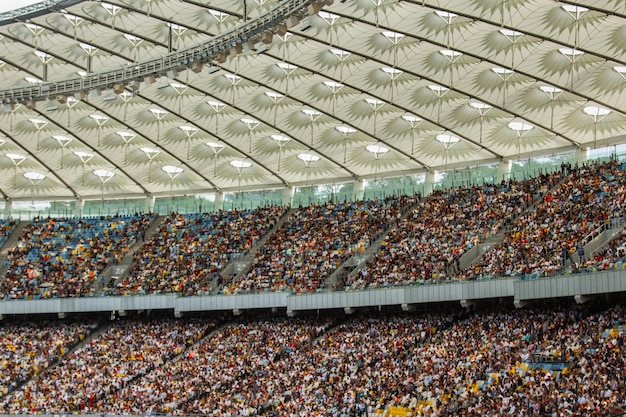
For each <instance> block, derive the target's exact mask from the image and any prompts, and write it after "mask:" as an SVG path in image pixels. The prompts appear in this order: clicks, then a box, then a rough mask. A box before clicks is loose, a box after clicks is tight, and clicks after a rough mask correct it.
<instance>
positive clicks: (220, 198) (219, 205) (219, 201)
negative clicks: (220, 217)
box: [214, 191, 224, 211]
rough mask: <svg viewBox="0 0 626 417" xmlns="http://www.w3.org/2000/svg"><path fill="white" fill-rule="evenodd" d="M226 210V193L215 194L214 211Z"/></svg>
mask: <svg viewBox="0 0 626 417" xmlns="http://www.w3.org/2000/svg"><path fill="white" fill-rule="evenodd" d="M223 208H224V193H223V192H221V191H218V192H216V193H215V207H214V210H215V211H218V210H222V209H223Z"/></svg>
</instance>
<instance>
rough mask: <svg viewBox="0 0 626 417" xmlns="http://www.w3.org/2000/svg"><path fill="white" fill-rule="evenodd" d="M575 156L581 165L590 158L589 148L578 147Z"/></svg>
mask: <svg viewBox="0 0 626 417" xmlns="http://www.w3.org/2000/svg"><path fill="white" fill-rule="evenodd" d="M574 158H575V160H576V162H577V163H578V165H579V166H580V165H582V164H584V163H585V162H587V160H588V159H589V148H587V147H585V148H578V149H576V154H575V155H574Z"/></svg>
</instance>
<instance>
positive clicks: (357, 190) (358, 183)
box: [352, 179, 365, 201]
mask: <svg viewBox="0 0 626 417" xmlns="http://www.w3.org/2000/svg"><path fill="white" fill-rule="evenodd" d="M352 193H353V194H352V198H353V199H354V200H355V201H359V200H363V197H364V196H365V181H363V180H361V179H358V180H354V190H353V191H352Z"/></svg>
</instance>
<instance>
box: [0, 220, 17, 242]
mask: <svg viewBox="0 0 626 417" xmlns="http://www.w3.org/2000/svg"><path fill="white" fill-rule="evenodd" d="M16 225H17V223H16V222H15V220H12V219H0V248H1V247H2V245H4V242H6V241H7V239H8V238H9V235H10V234H11V233H13V230H15V226H16Z"/></svg>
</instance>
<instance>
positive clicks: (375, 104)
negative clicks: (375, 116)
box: [365, 98, 386, 108]
mask: <svg viewBox="0 0 626 417" xmlns="http://www.w3.org/2000/svg"><path fill="white" fill-rule="evenodd" d="M365 102H366V103H367V104H369V105H370V106H372V107H374V108H378V107H380V106H382V105H383V104H386V103H385V102H384V101H382V100H379V99H377V98H366V99H365Z"/></svg>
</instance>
